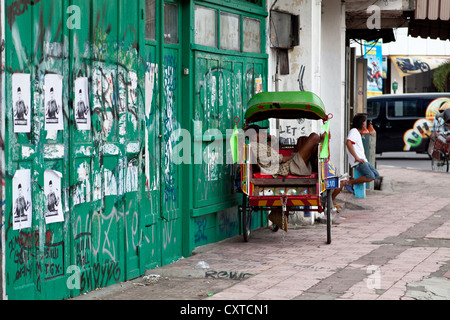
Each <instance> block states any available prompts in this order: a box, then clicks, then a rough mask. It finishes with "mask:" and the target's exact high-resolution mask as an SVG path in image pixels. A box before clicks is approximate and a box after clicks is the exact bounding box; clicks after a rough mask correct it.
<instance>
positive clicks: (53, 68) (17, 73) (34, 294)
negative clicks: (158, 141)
mask: <svg viewBox="0 0 450 320" xmlns="http://www.w3.org/2000/svg"><path fill="white" fill-rule="evenodd" d="M18 5H19V4H18V2H14V1H6V2H5V6H6V11H7V13H8V14H7V24H6V26H5V27H6V30H5V34H6V39H7V40H8V41H6V50H5V51H6V66H7V67H6V68H7V72H6V99H5V101H6V105H7V106H9V107H8V108H7V111H6V128H5V130H6V137H5V138H6V139H5V142H6V146H5V160H6V172H7V175H6V179H5V180H6V181H5V182H6V198H7V199H8V200H7V201H6V211H5V212H6V214H5V228H6V229H5V231H6V233H5V234H6V242H5V246H4V248H5V258H6V261H5V263H6V268H5V273H6V274H5V278H6V279H5V280H6V294H7V295H8V297H9V298H10V299H51V298H53V297H55V296H59V297H61V298H64V297H68V296H69V291H68V289H67V286H66V273H65V269H66V267H67V262H68V256H69V251H70V250H68V249H69V247H68V244H69V243H70V232H68V230H70V221H69V193H68V190H69V174H68V173H69V168H68V167H67V166H66V164H67V159H68V154H69V153H68V148H69V145H67V144H66V143H65V142H66V141H68V140H69V130H67V128H68V126H69V121H68V118H67V115H68V114H69V109H68V103H67V101H68V94H69V87H68V86H67V83H68V78H69V72H70V71H69V63H68V61H67V60H66V59H65V58H66V55H65V54H66V52H65V50H64V48H65V45H67V32H66V30H64V29H63V28H61V25H62V23H63V21H65V17H66V9H65V8H66V1H59V2H54V1H48V0H44V1H41V4H40V5H34V6H31V5H30V6H28V7H26V8H22V9H23V12H22V11H20V10H19V11H15V8H17V6H18ZM21 14H24V15H25V17H26V19H27V22H26V23H23V17H24V15H21ZM16 77H20V80H14V79H18V78H16ZM18 87H20V88H21V89H20V90H19V89H18ZM50 87H52V88H53V87H54V88H53V90H50ZM19 91H20V93H21V95H22V96H21V97H22V98H24V99H25V105H26V110H27V115H28V116H29V118H28V119H27V120H25V122H26V123H29V124H30V128H29V129H25V130H24V132H20V133H19V132H17V128H18V126H19V125H22V124H23V123H21V120H19V118H18V116H17V115H16V112H17V110H16V109H15V107H14V105H16V100H15V99H17V95H18V92H19ZM50 94H52V95H53V94H55V99H56V101H57V102H56V103H55V104H54V105H56V106H57V108H56V110H57V114H56V113H54V112H53V114H52V115H51V116H50V113H46V111H49V108H47V103H50V101H47V99H49V98H50ZM53 115H54V116H55V117H53ZM53 120H55V121H54V122H53ZM50 122H53V123H52V124H51V125H57V126H59V127H60V128H59V129H55V128H50V127H51V125H50ZM47 125H49V127H47ZM24 170H29V171H28V172H27V174H24V175H22V174H21V172H22V173H23V172H24ZM52 175H53V178H52V182H51V183H49V180H48V177H50V176H52ZM50 185H51V188H55V189H54V191H55V194H56V196H55V198H54V199H55V202H53V201H52V204H51V207H52V209H50V201H49V199H50V196H49V193H47V190H49V188H50V187H49V186H50ZM17 187H19V188H17ZM20 187H22V188H23V190H21V191H20V192H19V191H18V189H20ZM17 192H19V193H22V192H23V193H24V194H23V195H25V198H26V202H27V208H28V209H29V210H27V211H28V212H27V215H26V216H25V217H24V218H23V219H22V222H23V221H24V220H25V221H27V222H30V225H28V226H25V227H23V226H21V227H19V228H16V227H15V223H16V222H17V221H18V220H21V219H20V218H19V217H18V211H17V208H18V202H17V201H16V200H18V198H19V197H18V196H17ZM53 209H55V210H53ZM53 212H55V213H56V214H57V215H56V218H58V219H63V220H64V221H60V222H55V221H52V222H48V223H47V222H46V219H47V217H48V218H49V220H50V216H51V215H52V214H53Z"/></svg>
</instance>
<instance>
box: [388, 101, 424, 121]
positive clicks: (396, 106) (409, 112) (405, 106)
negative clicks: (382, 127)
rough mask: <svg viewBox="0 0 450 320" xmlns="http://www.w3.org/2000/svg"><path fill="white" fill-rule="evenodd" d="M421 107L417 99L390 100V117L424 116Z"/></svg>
mask: <svg viewBox="0 0 450 320" xmlns="http://www.w3.org/2000/svg"><path fill="white" fill-rule="evenodd" d="M420 113H421V108H420V105H419V103H418V102H417V100H397V101H389V104H388V117H389V118H399V117H422V116H423V115H421V114H420Z"/></svg>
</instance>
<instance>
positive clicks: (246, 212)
mask: <svg viewBox="0 0 450 320" xmlns="http://www.w3.org/2000/svg"><path fill="white" fill-rule="evenodd" d="M251 227H252V208H250V206H249V203H248V197H247V195H246V194H245V193H244V195H243V199H242V232H243V234H244V241H245V242H248V241H249V240H250V235H251V233H252V228H251Z"/></svg>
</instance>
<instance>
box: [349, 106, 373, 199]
mask: <svg viewBox="0 0 450 320" xmlns="http://www.w3.org/2000/svg"><path fill="white" fill-rule="evenodd" d="M366 128H367V115H365V114H357V115H355V116H354V118H353V122H352V129H351V130H350V132H349V133H348V137H347V141H346V143H345V144H346V146H347V154H348V160H349V163H350V166H351V167H352V168H356V169H358V171H359V172H360V173H361V176H360V177H359V178H357V179H350V180H349V181H348V183H347V184H346V185H345V187H346V189H347V190H348V191H350V192H352V193H353V192H354V191H353V186H354V185H355V184H360V183H367V182H372V181H373V180H375V179H376V178H378V177H379V176H380V174H379V173H378V171H377V169H375V168H374V167H373V165H371V164H370V163H369V161H368V160H367V157H366V154H365V152H364V145H363V142H362V137H361V132H363V131H365V130H366Z"/></svg>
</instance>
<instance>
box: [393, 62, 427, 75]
mask: <svg viewBox="0 0 450 320" xmlns="http://www.w3.org/2000/svg"><path fill="white" fill-rule="evenodd" d="M412 61H413V63H411V59H410V58H397V65H398V67H399V68H400V70H402V72H403V73H408V71H417V70H420V71H421V72H427V71H430V66H429V65H428V63H426V62H422V61H420V60H418V59H414V58H413V59H412Z"/></svg>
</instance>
